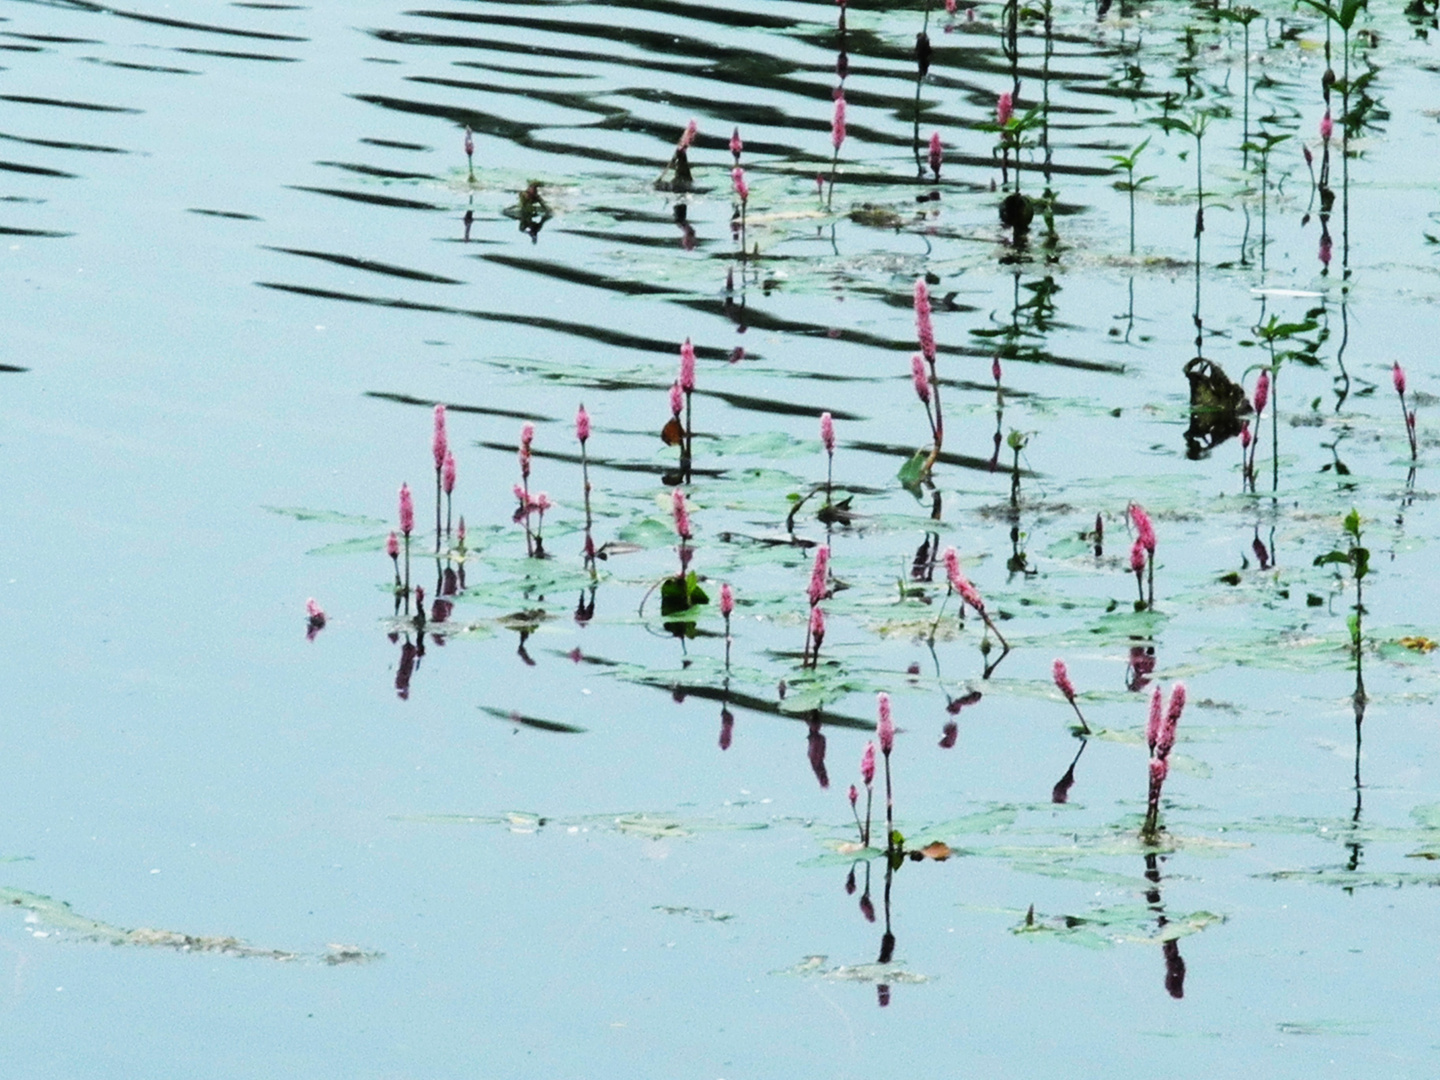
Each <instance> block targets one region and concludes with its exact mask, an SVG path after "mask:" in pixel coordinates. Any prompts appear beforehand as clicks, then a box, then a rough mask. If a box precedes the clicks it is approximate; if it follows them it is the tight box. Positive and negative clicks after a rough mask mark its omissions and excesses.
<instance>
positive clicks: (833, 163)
mask: <svg viewBox="0 0 1440 1080" xmlns="http://www.w3.org/2000/svg"><path fill="white" fill-rule="evenodd" d="M844 142H845V91H844V90H843V89H837V90H836V91H835V114H834V116H833V117H832V118H831V120H830V145H831V146H833V147H834V148H835V152H834V156H833V157H832V158H831V159H830V194H829V195H828V196H827V197H826V199H825V208H826V209H827V210H828V209H829V208H830V203H831V201H832V200H833V199H834V198H835V171H836V170H837V169H838V168H839V167H840V147H841V145H843V144H844Z"/></svg>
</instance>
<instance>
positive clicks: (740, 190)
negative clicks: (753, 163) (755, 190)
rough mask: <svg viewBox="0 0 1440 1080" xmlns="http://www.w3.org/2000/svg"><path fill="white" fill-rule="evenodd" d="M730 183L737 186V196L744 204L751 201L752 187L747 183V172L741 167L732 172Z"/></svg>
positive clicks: (736, 167) (737, 166)
mask: <svg viewBox="0 0 1440 1080" xmlns="http://www.w3.org/2000/svg"><path fill="white" fill-rule="evenodd" d="M730 182H731V183H732V184H733V185H734V186H735V194H736V195H737V196H738V197H739V199H740V201H741V202H742V203H747V202H749V201H750V185H749V184H747V183H746V182H745V170H744V169H742V168H741V167H740V166H739V165H736V166H735V168H733V169H731V170H730Z"/></svg>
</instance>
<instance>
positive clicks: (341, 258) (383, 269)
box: [260, 244, 465, 285]
mask: <svg viewBox="0 0 1440 1080" xmlns="http://www.w3.org/2000/svg"><path fill="white" fill-rule="evenodd" d="M260 246H261V247H263V248H264V249H265V250H266V251H280V252H284V253H285V254H286V255H298V256H300V257H301V258H305V259H319V260H321V261H322V262H328V263H334V264H335V265H336V266H345V267H349V268H350V269H352V270H364V271H367V272H368V273H371V274H385V275H387V276H388V277H397V278H405V279H406V280H407V281H425V282H429V283H430V284H432V285H464V284H465V282H463V281H460V280H458V279H457V278H448V277H441V276H440V275H439V274H429V273H426V272H425V271H424V270H410V269H407V268H406V267H403V266H393V265H391V264H390V263H382V262H375V261H373V260H371V259H357V258H355V257H354V256H352V255H336V254H333V253H331V252H328V251H306V250H303V249H301V248H287V247H272V246H270V245H269V244H262V245H260Z"/></svg>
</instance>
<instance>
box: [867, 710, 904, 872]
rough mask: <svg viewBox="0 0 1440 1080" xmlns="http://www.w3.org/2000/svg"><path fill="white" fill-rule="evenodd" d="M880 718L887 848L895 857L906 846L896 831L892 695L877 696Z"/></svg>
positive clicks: (877, 734) (877, 735) (878, 730)
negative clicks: (883, 761) (891, 761)
mask: <svg viewBox="0 0 1440 1080" xmlns="http://www.w3.org/2000/svg"><path fill="white" fill-rule="evenodd" d="M875 702H876V705H877V707H878V709H879V713H880V718H879V720H877V721H876V723H875V738H876V739H877V740H879V742H880V753H881V754H882V755H884V758H885V848H886V850H887V851H889V852H890V853H891V855H892V856H893V855H894V854H895V853H896V852H898V851H899V850H900V848H901V846H902V845H903V844H904V840H903V839H902V838H901V836H900V834H899V833H897V832H896V831H895V788H894V785H893V784H892V782H891V779H890V751H891V750H893V749H894V748H895V720H894V718H893V717H892V716H891V715H890V695H889V694H886V693H880V694H877V695H875ZM867 810H868V807H867Z"/></svg>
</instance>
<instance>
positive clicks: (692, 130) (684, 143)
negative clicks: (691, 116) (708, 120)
mask: <svg viewBox="0 0 1440 1080" xmlns="http://www.w3.org/2000/svg"><path fill="white" fill-rule="evenodd" d="M699 131H700V125H698V124H697V123H695V121H694V120H691V121H690V123H688V124H686V125H685V130H684V131H682V132H681V133H680V141H679V142H678V143H676V144H675V149H676V150H688V149H690V144H691V143H693V142H694V141H695V136H696V135H697V134H699Z"/></svg>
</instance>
